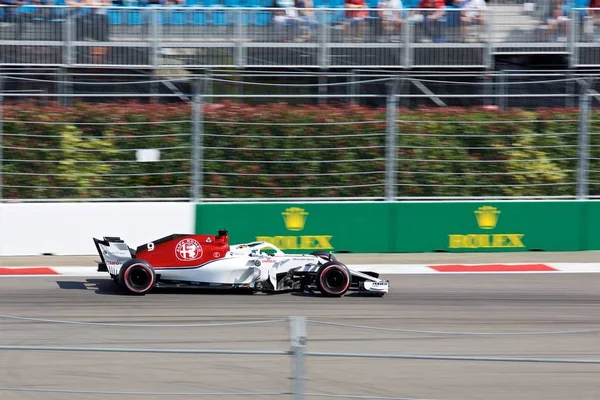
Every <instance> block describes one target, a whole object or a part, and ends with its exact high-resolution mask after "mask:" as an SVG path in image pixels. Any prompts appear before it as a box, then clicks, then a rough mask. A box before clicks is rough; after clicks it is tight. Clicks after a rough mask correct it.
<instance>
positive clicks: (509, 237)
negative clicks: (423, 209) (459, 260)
mask: <svg viewBox="0 0 600 400" xmlns="http://www.w3.org/2000/svg"><path fill="white" fill-rule="evenodd" d="M523 236H525V235H524V234H521V233H505V234H504V233H496V234H493V235H488V234H477V233H471V234H468V235H456V234H453V235H448V248H450V249H485V248H497V249H502V248H513V247H525V245H524V244H523V241H522V240H521V239H522V238H523Z"/></svg>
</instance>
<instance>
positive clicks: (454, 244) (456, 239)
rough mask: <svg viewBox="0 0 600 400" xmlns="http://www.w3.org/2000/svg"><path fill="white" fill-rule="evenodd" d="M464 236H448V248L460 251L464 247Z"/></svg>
mask: <svg viewBox="0 0 600 400" xmlns="http://www.w3.org/2000/svg"><path fill="white" fill-rule="evenodd" d="M463 237H464V236H463V235H448V247H449V248H451V249H460V248H462V247H463Z"/></svg>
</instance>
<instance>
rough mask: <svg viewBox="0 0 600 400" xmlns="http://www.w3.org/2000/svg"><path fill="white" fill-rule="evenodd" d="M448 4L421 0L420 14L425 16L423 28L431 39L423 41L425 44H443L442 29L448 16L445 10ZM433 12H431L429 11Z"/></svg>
mask: <svg viewBox="0 0 600 400" xmlns="http://www.w3.org/2000/svg"><path fill="white" fill-rule="evenodd" d="M445 6H446V3H445V1H444V0H421V1H420V2H419V4H418V5H417V8H418V9H421V10H418V11H415V12H416V13H419V14H421V15H422V16H423V27H424V29H425V32H426V33H427V35H428V36H430V37H431V38H429V37H426V38H424V39H423V41H424V42H431V40H432V39H433V41H434V42H443V41H444V39H443V37H442V28H443V26H442V25H443V24H444V19H445V16H446V13H445V10H444V8H445ZM429 10H431V11H429Z"/></svg>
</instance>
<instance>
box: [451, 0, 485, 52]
mask: <svg viewBox="0 0 600 400" xmlns="http://www.w3.org/2000/svg"><path fill="white" fill-rule="evenodd" d="M457 5H458V6H459V7H460V8H463V9H464V10H461V12H460V35H461V39H462V40H463V41H466V42H473V41H476V40H481V33H482V32H481V31H482V30H483V24H484V17H485V14H484V13H485V10H486V9H487V5H486V4H485V0H459V2H458V4H457ZM477 31H480V32H479V33H478V34H477ZM477 38H478V39H477Z"/></svg>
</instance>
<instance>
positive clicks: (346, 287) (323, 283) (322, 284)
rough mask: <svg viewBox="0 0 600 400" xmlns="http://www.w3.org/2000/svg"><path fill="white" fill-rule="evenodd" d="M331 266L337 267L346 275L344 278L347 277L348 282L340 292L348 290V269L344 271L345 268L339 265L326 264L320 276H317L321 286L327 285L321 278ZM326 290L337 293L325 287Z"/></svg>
mask: <svg viewBox="0 0 600 400" xmlns="http://www.w3.org/2000/svg"><path fill="white" fill-rule="evenodd" d="M331 268H337V269H339V270H340V271H342V272H343V273H344V275H345V276H346V278H347V281H348V283H347V284H346V286H345V287H344V290H342V291H341V292H345V291H346V290H348V287H349V286H350V274H348V271H346V269H345V268H342V267H341V266H339V265H330V266H328V267H327V268H325V269H324V270H323V271H322V272H321V276H320V277H319V280H320V281H321V286H322V287H323V288H325V287H326V286H327V285H326V284H325V282H324V281H323V278H324V277H325V273H326V272H327V271H328V270H329V269H331ZM326 290H327V291H328V292H329V294H339V293H337V292H332V291H330V290H329V289H326Z"/></svg>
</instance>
